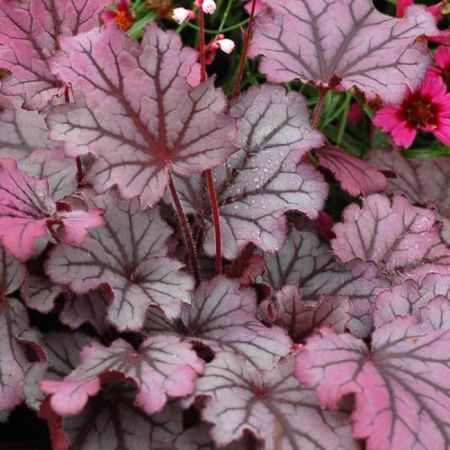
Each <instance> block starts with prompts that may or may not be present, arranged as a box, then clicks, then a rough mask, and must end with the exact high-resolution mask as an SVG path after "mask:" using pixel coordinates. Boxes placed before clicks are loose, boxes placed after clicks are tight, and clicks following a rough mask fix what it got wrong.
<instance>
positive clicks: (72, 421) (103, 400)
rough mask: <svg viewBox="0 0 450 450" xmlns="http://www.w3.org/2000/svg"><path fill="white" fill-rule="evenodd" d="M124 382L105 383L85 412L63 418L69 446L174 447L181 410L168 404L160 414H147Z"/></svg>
mask: <svg viewBox="0 0 450 450" xmlns="http://www.w3.org/2000/svg"><path fill="white" fill-rule="evenodd" d="M122 384H123V385H124V386H119V385H118V383H114V384H112V385H110V386H105V387H104V388H103V391H102V392H101V393H100V394H99V395H98V396H97V397H95V398H92V399H90V400H89V403H88V405H87V406H86V408H85V410H84V411H83V413H82V414H80V415H78V416H72V417H66V418H65V419H64V423H63V429H64V432H65V433H66V434H67V436H68V438H69V441H70V446H69V448H70V449H85V450H106V449H111V450H112V449H117V450H119V449H120V450H141V449H142V450H144V449H145V450H147V449H155V450H172V449H174V448H175V447H174V441H175V439H176V438H177V436H179V435H180V434H181V432H182V430H183V422H182V411H181V409H180V408H178V407H177V406H176V405H174V404H168V405H166V407H165V408H164V409H163V410H162V411H161V412H160V413H158V414H152V415H151V416H150V415H147V414H145V413H144V412H143V411H142V410H141V409H140V408H138V407H137V406H136V405H135V404H134V401H133V389H132V387H130V386H129V383H122ZM183 450H184V449H183Z"/></svg>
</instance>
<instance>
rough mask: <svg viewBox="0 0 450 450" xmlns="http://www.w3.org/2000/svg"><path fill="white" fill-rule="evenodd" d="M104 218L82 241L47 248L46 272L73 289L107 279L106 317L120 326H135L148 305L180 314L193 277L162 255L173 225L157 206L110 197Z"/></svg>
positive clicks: (171, 314) (87, 288)
mask: <svg viewBox="0 0 450 450" xmlns="http://www.w3.org/2000/svg"><path fill="white" fill-rule="evenodd" d="M101 203H102V200H101V199H99V204H100V206H103V205H101ZM93 205H94V206H95V203H94V204H93ZM104 221H105V226H104V227H101V228H96V229H93V230H91V231H90V233H89V235H88V237H87V239H86V241H85V243H84V244H83V245H81V246H76V247H75V246H70V245H61V246H58V247H57V248H55V249H54V250H53V251H52V252H51V254H50V259H49V261H48V264H47V273H48V275H49V277H50V278H51V279H52V280H53V281H54V282H56V283H59V284H66V285H70V287H71V288H72V289H73V290H74V292H75V293H77V294H85V293H87V292H89V291H91V290H92V289H97V288H98V287H100V286H101V285H103V284H107V285H108V286H109V287H110V288H111V290H112V293H113V295H114V300H113V301H112V303H111V305H110V307H109V309H108V319H109V320H110V321H111V322H112V323H113V324H115V325H116V326H117V327H118V328H119V329H120V330H125V329H130V330H137V329H139V328H140V327H141V326H142V324H143V322H144V317H145V311H146V309H147V307H148V306H150V305H156V306H159V307H161V308H162V310H163V311H164V313H165V314H166V315H167V316H168V317H169V318H174V317H177V316H179V315H180V313H181V305H182V303H183V302H190V291H191V290H192V289H193V287H194V283H193V280H192V278H191V277H190V276H188V275H187V274H185V273H184V272H182V271H181V270H180V269H181V268H182V267H183V265H182V264H181V263H180V262H179V261H176V260H173V259H169V258H167V257H166V255H167V246H166V240H167V238H168V237H169V236H170V235H171V233H172V230H171V229H170V227H169V226H168V225H167V224H166V223H165V222H163V221H162V220H161V218H160V214H159V210H158V209H156V208H154V209H151V210H149V209H146V210H141V209H140V208H139V204H138V202H137V201H136V200H132V201H130V200H127V201H118V200H112V201H111V202H110V203H109V205H108V206H106V211H105V213H104Z"/></svg>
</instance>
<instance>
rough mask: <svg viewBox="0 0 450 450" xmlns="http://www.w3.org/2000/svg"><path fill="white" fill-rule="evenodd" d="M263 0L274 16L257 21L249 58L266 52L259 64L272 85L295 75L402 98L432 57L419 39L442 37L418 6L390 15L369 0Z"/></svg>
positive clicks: (372, 94) (394, 99)
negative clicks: (398, 16)
mask: <svg viewBox="0 0 450 450" xmlns="http://www.w3.org/2000/svg"><path fill="white" fill-rule="evenodd" d="M266 3H267V4H268V6H269V7H270V8H272V9H273V11H274V13H273V16H272V17H271V16H268V17H267V16H263V17H260V18H258V19H257V21H256V25H255V32H254V35H253V40H252V45H251V48H250V56H258V55H260V54H261V55H263V59H262V63H261V65H260V69H261V71H262V72H263V73H264V74H265V75H267V77H268V79H269V81H274V82H277V83H283V82H288V81H292V80H295V79H300V80H301V81H303V82H313V83H315V84H316V85H318V86H323V87H326V88H327V87H334V86H336V85H337V86H338V87H339V88H341V89H345V90H349V89H351V88H352V87H354V86H356V87H357V88H358V89H359V90H361V91H362V92H363V93H364V94H365V96H366V97H367V98H368V99H374V98H375V97H376V96H379V97H381V99H382V100H384V101H386V102H390V103H399V102H400V101H401V100H402V98H403V96H404V94H405V92H406V90H407V88H408V86H409V87H410V88H411V89H414V88H415V87H417V86H418V84H419V83H420V82H421V80H422V78H423V76H424V74H425V71H426V69H427V67H428V65H429V62H430V61H429V58H428V56H427V54H426V53H425V52H424V48H423V46H421V45H417V44H415V41H416V39H417V38H418V37H419V36H422V35H424V34H426V35H437V34H439V30H438V29H437V27H436V25H435V21H434V19H433V16H432V15H431V14H429V13H428V12H426V10H425V8H424V7H421V6H415V7H412V8H409V10H408V14H407V16H406V17H405V18H404V19H395V18H393V17H390V16H387V15H384V14H381V13H380V12H378V11H377V10H376V9H375V8H374V6H373V4H372V2H371V1H369V0H357V1H339V2H337V1H336V2H328V1H325V0H318V1H316V2H314V4H311V3H309V2H308V1H306V0H289V1H287V2H286V1H284V0H268V1H267V2H266ZM324 30H327V32H326V33H325V32H324Z"/></svg>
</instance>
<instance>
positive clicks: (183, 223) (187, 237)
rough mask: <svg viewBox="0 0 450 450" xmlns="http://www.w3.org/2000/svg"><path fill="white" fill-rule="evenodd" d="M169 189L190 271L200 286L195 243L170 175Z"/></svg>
mask: <svg viewBox="0 0 450 450" xmlns="http://www.w3.org/2000/svg"><path fill="white" fill-rule="evenodd" d="M169 188H170V193H171V195H172V200H173V206H174V209H175V212H176V214H177V218H178V222H179V223H180V227H181V232H182V234H183V238H184V244H185V246H186V252H187V259H188V264H189V269H190V271H191V273H192V275H193V276H194V279H195V283H196V285H197V286H198V285H199V284H200V281H201V279H200V271H199V269H198V263H197V255H196V251H195V245H194V241H193V239H192V234H191V229H190V228H189V224H188V221H187V218H186V214H185V212H184V210H183V205H182V204H181V200H180V197H179V196H178V192H177V189H176V187H175V183H174V182H173V178H172V174H170V173H169Z"/></svg>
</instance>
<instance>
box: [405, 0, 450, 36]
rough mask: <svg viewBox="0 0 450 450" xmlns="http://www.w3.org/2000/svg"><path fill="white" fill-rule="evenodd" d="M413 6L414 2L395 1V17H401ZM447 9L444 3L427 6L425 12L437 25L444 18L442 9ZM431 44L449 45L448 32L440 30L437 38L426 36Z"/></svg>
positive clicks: (408, 0)
mask: <svg viewBox="0 0 450 450" xmlns="http://www.w3.org/2000/svg"><path fill="white" fill-rule="evenodd" d="M413 4H414V0H398V1H397V17H403V16H404V15H405V13H406V10H407V9H408V8H409V7H410V6H411V5H413ZM446 8H448V5H447V4H444V2H439V3H437V4H436V5H432V6H429V7H428V8H427V11H428V12H429V13H431V14H432V15H433V16H434V18H435V19H436V23H439V22H440V21H441V20H442V19H443V18H444V9H446ZM427 39H428V40H429V41H431V42H439V43H440V44H450V30H442V31H441V32H440V33H439V34H438V35H437V36H427Z"/></svg>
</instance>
